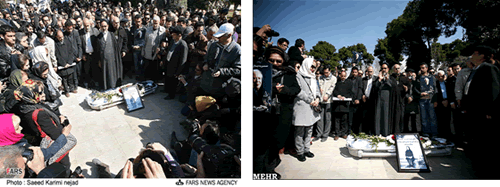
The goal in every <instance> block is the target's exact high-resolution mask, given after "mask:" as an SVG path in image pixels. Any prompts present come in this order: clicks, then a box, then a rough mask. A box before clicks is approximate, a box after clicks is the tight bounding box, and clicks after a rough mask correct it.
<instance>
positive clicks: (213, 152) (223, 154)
mask: <svg viewBox="0 0 500 187" xmlns="http://www.w3.org/2000/svg"><path fill="white" fill-rule="evenodd" d="M188 142H189V144H191V145H192V148H193V150H195V151H196V152H197V153H198V154H200V153H201V152H202V151H203V153H204V156H203V158H202V162H203V169H204V170H205V175H206V176H207V177H208V178H214V177H219V178H235V177H239V173H240V171H239V169H238V163H236V161H235V160H234V156H236V155H237V154H236V150H235V149H234V148H232V147H230V146H228V145H225V144H221V145H220V146H216V145H209V144H207V142H206V141H205V140H204V139H203V138H201V137H200V136H199V135H198V134H192V135H191V136H190V137H189V139H188Z"/></svg>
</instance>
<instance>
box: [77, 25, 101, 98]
mask: <svg viewBox="0 0 500 187" xmlns="http://www.w3.org/2000/svg"><path fill="white" fill-rule="evenodd" d="M91 24H92V22H91V21H90V20H89V19H87V18H84V19H83V26H84V28H83V29H81V30H80V31H79V34H80V41H81V42H82V45H81V47H82V62H81V64H82V77H81V79H82V80H83V85H84V86H85V87H86V88H88V85H89V84H91V83H92V82H94V81H96V80H93V79H92V77H94V75H93V73H97V71H96V72H92V71H91V70H97V69H98V66H97V62H96V61H95V60H94V59H95V56H94V54H95V52H97V51H95V48H96V47H97V35H99V30H97V29H96V28H95V27H92V25H91ZM92 66H94V68H92ZM96 77H97V76H96ZM92 86H93V85H92Z"/></svg>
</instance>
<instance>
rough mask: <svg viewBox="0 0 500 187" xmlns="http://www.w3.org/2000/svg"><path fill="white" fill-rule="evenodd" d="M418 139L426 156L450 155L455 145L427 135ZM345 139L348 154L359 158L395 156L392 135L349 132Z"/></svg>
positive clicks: (393, 137)
mask: <svg viewBox="0 0 500 187" xmlns="http://www.w3.org/2000/svg"><path fill="white" fill-rule="evenodd" d="M419 139H420V141H421V142H422V147H423V148H424V153H425V154H426V155H427V156H441V155H450V154H451V151H452V150H453V147H454V146H455V145H454V144H453V143H451V142H448V141H446V139H444V138H435V139H433V140H431V139H429V138H428V137H420V138H419ZM346 141H347V145H346V147H347V148H348V149H349V154H351V155H353V156H356V157H359V158H362V157H393V156H396V146H395V143H396V137H395V136H394V135H389V136H386V137H384V136H381V135H379V136H375V135H367V134H365V133H360V134H350V135H349V136H348V137H347V139H346Z"/></svg>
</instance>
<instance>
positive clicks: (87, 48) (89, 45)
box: [85, 32, 94, 53]
mask: <svg viewBox="0 0 500 187" xmlns="http://www.w3.org/2000/svg"><path fill="white" fill-rule="evenodd" d="M85 41H87V45H86V46H85V52H86V53H92V52H94V48H93V47H92V42H91V41H90V32H87V33H86V34H85Z"/></svg>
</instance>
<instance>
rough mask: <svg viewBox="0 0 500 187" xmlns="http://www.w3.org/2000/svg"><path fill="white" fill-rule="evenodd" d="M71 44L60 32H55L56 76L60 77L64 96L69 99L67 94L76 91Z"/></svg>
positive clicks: (73, 53) (73, 55)
mask: <svg viewBox="0 0 500 187" xmlns="http://www.w3.org/2000/svg"><path fill="white" fill-rule="evenodd" d="M72 47H73V46H72V44H71V43H70V42H69V40H68V39H67V38H65V37H64V34H63V32H62V31H61V30H57V32H56V42H55V48H56V51H55V53H56V58H57V69H58V70H57V74H59V76H61V78H62V83H63V87H64V94H65V95H66V97H69V92H73V91H75V90H76V85H75V77H74V76H73V73H74V72H75V70H74V67H73V66H71V64H73V62H74V61H75V59H76V54H75V51H74V50H73V49H72Z"/></svg>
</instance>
